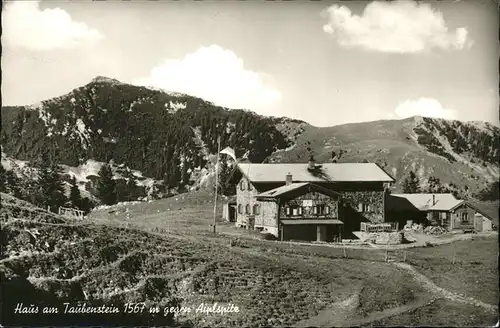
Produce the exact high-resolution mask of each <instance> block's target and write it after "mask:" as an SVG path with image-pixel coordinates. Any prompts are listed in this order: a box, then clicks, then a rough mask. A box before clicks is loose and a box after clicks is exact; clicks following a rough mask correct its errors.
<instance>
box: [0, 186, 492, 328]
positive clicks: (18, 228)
mask: <svg viewBox="0 0 500 328" xmlns="http://www.w3.org/2000/svg"><path fill="white" fill-rule="evenodd" d="M0 196H1V201H2V204H1V205H2V207H1V209H0V218H1V220H2V230H1V232H0V234H1V241H2V245H1V246H2V250H3V252H2V258H1V259H0V275H1V280H2V284H3V286H2V287H3V290H2V292H3V293H4V295H9V297H6V298H4V303H3V304H2V321H3V322H2V324H5V325H8V326H12V325H34V324H36V325H58V324H59V325H66V326H67V325H100V326H102V325H148V326H151V325H157V326H175V325H178V326H183V327H200V326H204V327H205V326H206V327H216V326H219V327H229V326H231V327H259V326H292V325H295V324H301V325H302V326H311V325H313V326H314V325H315V324H316V323H318V322H323V323H324V324H325V325H326V326H336V325H349V323H351V324H353V325H358V324H366V323H369V322H372V321H374V320H382V321H381V322H398V323H399V324H401V325H416V324H419V323H422V322H425V323H426V324H429V325H433V324H437V323H441V322H442V321H443V320H444V318H445V317H447V316H448V317H450V318H452V314H449V313H448V312H444V313H441V312H439V311H437V312H436V311H433V310H432V308H429V307H427V306H425V305H426V304H429V302H431V301H432V300H435V299H437V300H438V303H439V299H440V297H441V296H440V295H434V293H432V292H430V291H428V290H426V289H425V288H423V286H422V285H421V282H420V281H419V280H418V279H415V278H414V277H413V276H412V275H411V274H410V273H409V272H408V271H406V270H403V269H400V268H398V267H397V266H393V265H391V264H388V263H385V262H383V260H382V256H380V258H375V257H373V254H372V252H366V251H363V250H357V251H358V253H360V254H361V253H363V254H364V256H362V257H359V258H358V259H351V258H349V259H344V258H342V257H339V256H336V255H332V254H330V252H329V249H328V247H320V246H316V247H307V246H302V245H287V244H282V243H278V242H269V241H268V242H260V243H259V242H257V241H251V240H248V242H242V243H237V244H232V243H229V242H228V241H229V239H228V238H225V237H223V236H221V235H219V236H216V235H210V234H207V233H200V232H201V229H196V228H193V229H192V230H189V229H188V228H187V227H186V226H185V225H184V224H185V223H186V222H187V221H189V220H191V221H203V219H202V218H200V217H199V215H198V217H184V216H185V214H184V212H183V210H182V207H183V206H185V205H188V204H190V203H191V202H198V206H199V207H200V211H201V212H200V215H204V216H205V217H206V216H207V213H209V211H208V208H209V206H207V207H206V208H205V209H203V208H204V207H205V205H206V204H205V203H204V202H203V199H204V198H205V197H204V195H191V196H190V198H184V199H182V198H178V200H177V201H176V200H170V201H169V202H166V200H161V201H157V202H161V203H160V204H158V205H155V202H152V203H150V205H149V206H148V207H147V208H144V209H146V210H147V211H148V212H147V213H145V214H146V215H145V217H142V218H139V217H137V219H138V220H139V221H140V222H138V223H142V224H143V226H142V227H141V228H140V229H138V228H137V227H135V224H130V226H129V227H128V228H125V227H119V226H118V225H108V224H106V219H105V214H104V213H103V212H105V211H106V209H105V208H102V209H101V210H99V211H101V213H100V214H98V216H99V221H100V222H101V224H96V222H97V221H95V220H93V219H90V220H86V221H74V220H71V219H69V218H64V217H61V216H58V215H55V214H53V213H50V212H47V211H45V210H43V209H40V208H37V207H34V206H33V205H31V204H29V203H27V202H24V201H21V200H19V199H16V198H14V197H12V196H9V195H7V194H3V193H2V194H1V195H0ZM130 205H131V206H130V207H131V208H132V209H131V211H130V212H129V213H131V214H132V215H134V216H135V215H138V213H136V212H134V209H133V207H136V206H137V207H138V208H143V205H142V204H130ZM174 205H177V206H176V207H174ZM116 207H117V206H114V207H110V208H109V209H108V211H107V214H108V216H111V217H113V216H115V213H116V211H117V209H116ZM165 207H168V208H170V209H171V210H172V211H175V214H174V213H172V215H171V216H164V218H163V219H164V220H172V225H174V226H176V227H175V228H174V229H172V232H169V231H165V230H164V229H154V226H155V224H157V222H156V223H155V222H154V221H155V220H156V218H153V216H155V215H162V214H163V215H165V212H163V213H160V212H158V211H159V210H160V209H163V211H165V209H164V208H165ZM190 208H191V207H190ZM119 215H120V216H124V215H127V213H123V212H122V213H119ZM150 218H151V219H150ZM118 220H119V217H117V218H116V219H114V220H110V223H111V221H118ZM132 221H133V220H132ZM132 221H130V222H132ZM147 222H149V226H148V225H147ZM127 226H128V224H127ZM186 229H188V230H189V231H186ZM205 229H206V228H205ZM490 244H491V243H488V244H486V243H483V244H482V245H483V246H481V247H482V249H483V250H485V252H484V254H483V256H482V257H481V259H480V261H484V262H485V263H486V262H487V263H490V262H492V258H493V257H492V256H489V255H488V254H490V255H491V254H493V253H491V252H489V251H488V249H487V248H489V247H491V245H490ZM272 245H274V246H272ZM488 245H490V246H488ZM292 246H293V247H292ZM464 246H465V245H464ZM466 247H467V246H466ZM469 247H470V246H469ZM484 247H487V248H484ZM438 248H439V247H436V248H435V249H438ZM354 251H355V250H349V251H348V252H349V254H351V255H352V253H353V252H354ZM376 253H377V254H378V252H376ZM445 254H447V250H446V249H443V251H442V252H439V256H438V257H436V258H435V257H433V256H432V252H430V253H424V254H422V255H420V254H419V253H417V252H415V254H414V255H412V256H411V259H412V261H417V262H416V263H420V262H419V261H422V263H424V262H425V259H426V258H428V260H430V261H432V263H435V266H436V267H438V269H437V271H436V270H434V271H432V272H436V273H437V272H439V270H441V269H442V268H441V267H442V263H444V265H445V266H448V263H449V259H445V260H444V261H443V260H439V259H440V257H442V256H444V255H445ZM364 258H366V259H364ZM470 258H471V257H470V256H468V254H467V253H464V254H460V257H459V259H460V261H464V260H465V261H466V262H467V263H468V261H469V259H470ZM467 265H468V264H467ZM427 267H428V266H427ZM461 267H462V265H460V267H457V272H458V273H460V275H462V274H463V273H464V272H461V271H460V268H461ZM467 267H468V266H467ZM422 268H426V266H425V264H424V266H422ZM443 268H444V267H443ZM367 272H369V274H367ZM489 276H491V277H494V276H495V273H493V272H491V273H490V274H489ZM464 277H465V275H464ZM435 278H436V279H438V278H441V275H436V276H435ZM469 280H470V279H469ZM464 281H465V282H467V283H468V280H464ZM459 282H460V283H463V282H462V279H461V280H460V281H459ZM484 282H485V283H486V284H487V285H486V286H490V285H491V284H492V281H491V279H490V277H489V278H488V279H485V280H484ZM440 284H443V285H445V284H446V280H444V281H443V282H441V281H440ZM490 287H491V286H490ZM455 288H457V289H459V288H460V287H459V286H455ZM485 288H489V287H485ZM459 290H460V289H459ZM469 290H470V291H471V293H472V292H476V291H477V290H478V289H474V288H471V289H469ZM469 290H467V291H469ZM491 296H494V294H493V293H491V294H489V295H488V297H487V298H486V299H485V300H486V301H490V297H491ZM351 299H353V300H354V299H355V301H353V302H350V300H351ZM346 301H349V302H348V306H347V305H343V304H345V303H346ZM65 302H68V303H70V304H71V305H75V306H76V305H77V304H82V303H86V304H87V306H102V305H106V306H113V307H115V308H117V309H118V311H119V313H117V314H114V315H103V314H94V315H90V314H88V315H86V314H70V313H66V314H65V313H64V311H63V310H64V308H65V305H64V303H65ZM130 302H132V303H136V302H145V304H146V309H149V308H150V307H156V306H158V307H159V308H160V309H161V311H160V313H157V314H151V313H149V310H146V311H145V312H142V313H136V314H131V313H123V311H124V310H123V308H124V306H125V304H127V303H130ZM18 303H23V304H25V305H27V304H34V305H36V306H39V307H40V311H41V308H42V307H43V306H51V307H57V308H58V309H60V311H61V312H60V313H58V314H50V315H49V314H41V313H38V314H23V315H15V314H14V313H13V311H14V308H15V307H16V305H17V304H18ZM214 303H217V304H219V305H221V306H227V304H233V305H234V306H237V307H238V309H239V311H238V312H231V313H224V314H220V313H206V312H204V313H203V312H197V311H196V309H197V308H198V307H199V306H200V305H201V304H205V305H207V306H213V304H214ZM445 305H446V306H448V307H444V309H453V311H454V313H459V312H460V311H461V309H463V308H464V306H466V305H463V304H458V303H457V304H456V303H455V302H453V303H450V302H448V301H447V302H446V303H445ZM167 307H168V308H170V307H178V308H180V307H184V308H190V309H192V311H191V312H189V313H181V314H178V315H176V316H174V315H173V314H172V313H165V312H164V309H165V308H167ZM410 309H417V310H416V311H417V312H419V313H428V312H429V311H430V312H431V313H430V314H429V315H428V316H426V317H425V321H422V320H423V319H422V318H421V317H420V316H419V318H413V317H411V316H409V317H408V316H404V317H403V318H405V319H404V320H398V319H397V318H398V317H393V315H394V314H399V313H403V314H404V313H405V312H407V311H408V310H410ZM480 310H481V311H478V312H476V314H475V315H474V317H473V318H469V319H468V321H467V323H470V324H471V325H485V324H487V325H489V324H491V323H492V322H493V321H492V318H493V315H492V313H490V312H491V311H484V310H482V309H480ZM335 313H336V314H337V315H335ZM384 320H386V321H384ZM453 322H456V320H455V321H453ZM464 322H465V321H464ZM302 323H303V324H302ZM311 323H312V324H311ZM457 323H458V324H459V323H460V322H457Z"/></svg>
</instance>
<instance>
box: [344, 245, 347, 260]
mask: <svg viewBox="0 0 500 328" xmlns="http://www.w3.org/2000/svg"><path fill="white" fill-rule="evenodd" d="M344 258H347V250H346V249H345V246H344Z"/></svg>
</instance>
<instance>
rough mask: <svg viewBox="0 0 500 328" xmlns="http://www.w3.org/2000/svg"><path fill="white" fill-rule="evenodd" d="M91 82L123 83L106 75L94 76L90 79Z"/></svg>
mask: <svg viewBox="0 0 500 328" xmlns="http://www.w3.org/2000/svg"><path fill="white" fill-rule="evenodd" d="M90 82H91V83H96V82H97V83H109V84H123V83H122V82H120V81H118V80H117V79H112V78H110V77H107V76H101V75H99V76H96V77H95V78H93V79H92V81H90Z"/></svg>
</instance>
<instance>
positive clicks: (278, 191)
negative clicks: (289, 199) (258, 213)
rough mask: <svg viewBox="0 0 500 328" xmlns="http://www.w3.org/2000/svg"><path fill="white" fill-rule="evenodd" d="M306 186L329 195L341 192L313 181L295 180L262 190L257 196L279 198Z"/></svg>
mask: <svg viewBox="0 0 500 328" xmlns="http://www.w3.org/2000/svg"><path fill="white" fill-rule="evenodd" d="M306 186H310V187H311V189H313V190H315V191H319V192H323V193H325V194H329V195H338V194H339V193H337V192H335V191H333V190H329V189H326V188H323V187H321V186H318V185H315V184H313V183H309V182H295V183H291V184H289V185H284V186H281V187H278V188H274V189H271V190H268V191H265V192H262V193H260V194H258V195H257V196H256V197H257V198H261V199H262V198H277V197H279V196H283V195H286V194H288V193H290V192H292V191H296V190H299V189H301V188H304V187H306Z"/></svg>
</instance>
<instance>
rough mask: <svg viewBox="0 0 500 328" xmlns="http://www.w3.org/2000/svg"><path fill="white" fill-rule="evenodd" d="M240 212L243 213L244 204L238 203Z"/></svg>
mask: <svg viewBox="0 0 500 328" xmlns="http://www.w3.org/2000/svg"><path fill="white" fill-rule="evenodd" d="M238 213H239V214H243V205H241V204H238Z"/></svg>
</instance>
